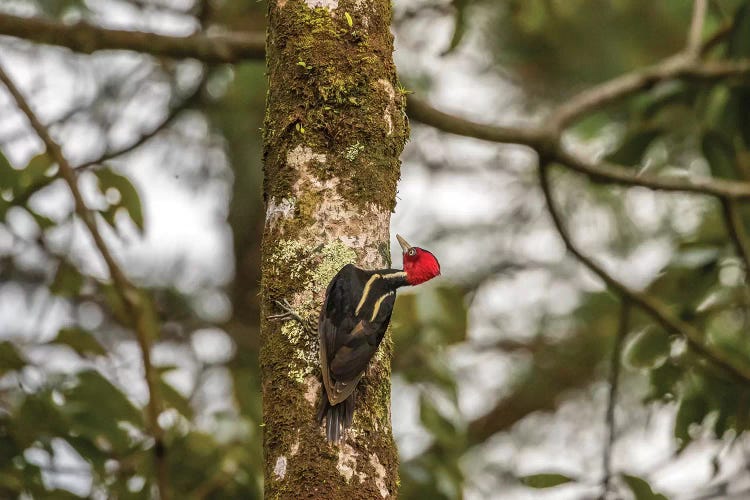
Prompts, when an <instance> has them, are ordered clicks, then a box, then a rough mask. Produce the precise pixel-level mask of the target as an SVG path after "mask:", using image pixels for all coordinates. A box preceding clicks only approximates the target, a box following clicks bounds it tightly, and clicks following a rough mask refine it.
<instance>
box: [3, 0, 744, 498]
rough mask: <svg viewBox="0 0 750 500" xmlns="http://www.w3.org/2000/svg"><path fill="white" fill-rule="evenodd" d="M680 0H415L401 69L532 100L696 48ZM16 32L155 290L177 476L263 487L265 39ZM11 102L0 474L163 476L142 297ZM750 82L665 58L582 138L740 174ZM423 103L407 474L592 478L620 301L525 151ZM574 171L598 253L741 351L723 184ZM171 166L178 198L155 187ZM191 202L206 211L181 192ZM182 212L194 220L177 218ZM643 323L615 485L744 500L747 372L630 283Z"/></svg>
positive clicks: (407, 195)
mask: <svg viewBox="0 0 750 500" xmlns="http://www.w3.org/2000/svg"><path fill="white" fill-rule="evenodd" d="M691 7H692V6H691V2H687V1H685V2H652V1H647V0H609V1H605V0H597V1H593V0H589V1H584V0H565V1H562V0H560V1H558V0H525V1H520V0H518V1H516V0H506V1H494V2H489V1H484V0H455V1H453V2H439V1H433V0H427V1H416V0H415V1H406V0H404V1H398V2H396V3H395V6H394V9H395V18H394V32H395V34H396V39H397V47H398V51H397V53H396V57H397V63H398V64H399V71H400V76H401V79H402V81H403V82H405V84H406V86H407V87H408V88H410V89H414V90H416V91H417V92H418V94H419V95H420V96H422V97H424V98H427V97H429V98H430V99H431V100H432V101H433V103H434V104H435V105H437V106H438V107H445V108H453V109H459V110H461V112H462V113H465V114H467V115H469V116H471V115H474V116H476V117H479V118H481V119H482V121H487V122H501V121H502V122H504V121H508V120H509V119H510V120H515V121H518V122H524V121H530V120H533V119H535V118H537V117H539V116H542V115H543V113H544V112H545V111H546V110H548V109H549V106H550V105H551V104H554V103H557V102H560V101H562V100H564V99H566V98H568V97H569V96H571V95H572V94H573V93H574V92H576V91H577V90H580V89H582V88H585V87H586V86H588V85H591V84H592V83H596V82H600V81H603V80H605V79H607V78H610V77H613V76H616V75H618V74H621V73H624V72H627V71H631V70H634V69H637V68H639V67H642V66H645V65H649V64H652V63H654V62H656V61H658V60H659V59H661V58H663V57H665V56H667V55H669V54H672V53H674V52H676V51H678V50H679V49H680V48H681V47H682V46H683V45H684V42H685V34H686V32H687V27H688V25H689V22H690V13H691ZM1 8H2V9H3V11H7V12H9V13H14V14H19V15H37V16H43V17H46V18H49V19H54V20H59V21H61V22H71V21H75V20H85V21H88V22H91V23H93V24H102V25H105V26H128V27H131V28H134V29H140V30H144V31H150V30H152V31H158V32H170V33H172V32H173V33H175V34H185V33H190V32H193V31H196V30H207V31H210V30H212V29H218V28H222V29H227V30H231V31H245V32H259V31H262V30H264V23H265V10H266V4H265V3H263V2H230V1H206V2H201V1H196V2H193V1H191V0H185V1H181V0H180V1H178V0H174V1H170V0H8V1H6V2H4V3H3V5H2V7H1ZM717 33H718V35H716V34H717ZM704 35H705V38H706V39H708V38H710V37H714V38H711V39H712V43H711V45H710V47H709V49H708V51H707V52H708V55H709V57H716V58H719V57H723V58H744V57H748V56H750V3H748V2H745V1H739V0H737V1H732V0H714V1H711V2H710V3H709V14H708V18H707V22H706V27H705V33H704ZM0 57H2V58H3V60H4V61H5V62H6V63H7V64H8V65H9V66H11V67H12V68H13V70H14V72H15V73H17V74H18V78H19V79H20V81H21V82H22V83H23V88H24V90H25V91H26V92H27V94H28V95H30V96H31V98H32V101H33V102H34V104H35V105H36V107H37V109H39V111H40V114H41V116H42V117H43V118H44V119H45V122H46V123H48V124H50V126H51V128H52V130H53V132H54V133H55V135H56V137H59V138H60V140H61V142H63V144H64V145H65V146H66V152H68V153H69V155H70V156H71V158H73V159H74V163H76V164H77V165H83V170H84V172H83V173H82V174H81V179H82V183H83V185H84V187H85V192H86V196H87V200H88V201H89V202H90V205H91V206H93V207H95V208H96V210H97V211H98V212H99V213H100V214H101V219H102V221H103V222H102V223H103V224H106V225H108V227H109V228H110V229H111V230H109V231H108V232H107V234H106V236H107V238H108V241H111V242H113V244H114V245H117V248H118V255H119V256H120V257H121V258H122V260H123V261H124V263H125V267H126V269H127V270H128V273H129V274H130V275H131V276H132V277H133V278H134V280H135V281H136V282H137V283H138V284H139V285H142V286H143V287H144V288H145V289H147V290H148V293H149V294H151V295H152V296H153V297H154V299H155V301H156V303H157V306H158V314H159V319H160V320H161V323H162V325H163V327H162V332H161V337H160V338H159V339H158V342H157V345H156V346H155V349H154V360H155V363H156V365H157V367H158V370H159V373H160V375H161V377H162V385H161V387H162V394H163V397H164V399H165V402H166V404H167V406H168V409H167V410H166V411H164V412H163V413H162V414H161V415H160V418H159V423H160V425H161V426H162V427H163V428H164V429H165V431H166V447H167V450H168V454H167V457H168V463H169V467H170V478H172V487H173V489H174V495H175V497H176V498H217V499H218V498H243V499H245V498H250V499H251V498H260V497H261V496H262V470H263V468H262V453H261V433H262V422H261V420H260V417H261V411H260V408H261V406H260V405H261V401H260V383H259V379H260V377H259V372H258V364H257V352H258V347H259V346H258V328H259V325H258V323H259V321H258V320H259V314H260V310H259V303H258V287H259V282H260V275H259V270H260V266H259V260H260V257H259V255H260V254H259V252H260V237H261V233H262V228H263V223H264V220H263V213H264V211H263V205H262V193H261V179H262V164H261V148H260V133H259V130H260V127H261V125H262V119H263V109H264V98H265V93H266V92H265V76H264V63H263V62H262V61H250V62H245V63H242V64H237V65H233V66H228V65H217V66H208V65H203V64H199V63H197V62H196V61H182V62H175V61H168V60H160V59H158V58H153V57H149V56H142V55H134V54H124V53H113V52H105V53H99V54H96V55H94V56H79V55H74V54H71V53H70V52H68V51H65V50H61V49H55V48H49V47H41V46H35V45H33V44H30V43H26V42H23V41H20V40H18V39H12V38H2V39H0ZM456 75H462V76H456ZM461 78H463V79H461ZM0 105H2V113H1V114H0V152H1V153H2V154H0V339H1V340H0V377H1V378H0V497H3V498H15V497H19V496H21V497H24V498H55V499H58V498H78V497H94V498H144V497H147V496H149V495H150V494H153V489H154V481H155V478H154V472H153V471H154V466H153V463H152V460H153V453H152V452H151V451H152V450H151V448H152V447H153V442H152V440H151V439H150V438H149V437H148V434H147V433H146V432H145V431H144V428H145V427H144V426H145V422H144V418H145V417H144V414H143V405H144V402H145V392H144V390H145V388H144V382H143V376H142V373H141V372H142V366H141V364H140V357H139V356H138V351H137V346H136V342H135V339H134V338H133V336H132V333H131V332H130V331H129V330H128V329H127V328H125V327H124V324H126V323H127V321H125V320H124V318H123V315H124V311H123V304H122V303H121V302H120V299H119V298H118V296H117V295H116V294H115V293H113V289H112V285H111V284H110V283H108V282H106V281H105V280H103V279H102V276H103V267H102V266H101V264H100V263H99V262H98V261H97V259H96V257H95V256H93V253H92V248H91V247H90V242H88V241H86V240H85V238H84V237H83V231H82V228H81V226H80V223H79V222H78V221H77V220H76V218H75V217H74V216H73V214H72V204H71V203H70V201H69V199H68V198H67V197H66V196H65V194H64V191H65V190H64V189H63V186H61V185H60V181H59V180H56V179H55V177H54V174H55V172H56V166H55V165H54V164H53V162H52V160H51V159H50V158H49V157H47V156H46V155H44V154H39V150H40V144H39V143H38V142H37V141H35V140H34V139H30V137H31V135H30V132H29V130H28V129H27V127H26V124H25V122H24V121H23V120H22V119H21V118H20V115H18V113H16V112H15V111H12V109H13V104H12V103H11V101H10V100H9V99H7V97H3V98H2V100H0ZM749 106H750V89H748V86H747V83H746V82H742V81H719V82H712V83H710V84H708V83H696V82H669V83H665V84H663V85H659V86H656V87H654V88H650V89H647V90H646V91H644V92H642V93H640V94H638V95H635V96H633V97H632V98H629V99H627V100H625V101H624V102H622V103H620V104H617V105H614V106H611V107H608V108H606V109H603V110H600V111H598V112H596V113H593V114H591V115H589V116H587V117H586V118H585V119H584V120H582V121H581V122H580V123H578V124H577V125H576V126H575V127H574V128H573V130H571V132H570V133H569V134H568V136H567V137H566V140H569V141H570V142H571V143H574V144H576V145H577V146H579V147H581V148H584V149H585V150H587V151H590V153H591V154H592V155H595V156H603V157H607V158H609V159H611V160H612V161H615V162H617V163H620V164H624V165H629V166H631V167H632V168H633V169H635V170H636V171H639V172H643V171H648V172H649V173H659V172H663V173H672V174H674V173H683V174H684V173H698V174H703V175H712V176H715V177H722V178H727V179H742V180H748V181H750V114H748V109H750V107H749ZM413 125H414V132H413V138H412V143H411V144H410V145H409V147H408V148H407V151H406V152H405V154H404V175H403V176H404V181H403V187H402V190H401V194H400V200H399V208H398V209H397V213H396V215H395V218H394V224H398V225H399V227H403V228H404V230H403V232H404V233H405V234H410V235H413V236H410V241H411V240H414V241H415V242H418V244H420V246H424V247H426V248H430V249H432V250H434V252H435V253H436V254H437V255H439V256H440V259H441V262H442V263H443V274H444V275H445V276H446V278H443V279H442V280H439V281H437V282H436V283H434V284H432V285H430V286H426V287H425V288H424V289H420V290H419V293H416V294H413V293H403V294H401V295H400V296H399V299H398V304H397V307H396V311H395V313H394V317H393V335H394V339H395V358H394V362H393V363H394V364H393V367H394V405H393V420H394V428H395V431H396V437H397V440H398V442H399V446H400V450H401V457H402V460H401V469H402V470H401V497H402V498H406V499H410V498H434V499H441V498H444V499H456V498H596V497H598V495H599V494H600V490H601V485H600V482H601V478H602V475H603V474H604V472H603V471H602V468H601V454H602V448H604V447H605V444H606V442H607V439H608V438H607V436H606V434H607V423H606V421H605V407H606V404H607V402H606V399H607V398H606V396H607V393H608V391H609V387H610V383H609V380H608V377H609V374H610V372H611V369H612V366H611V363H610V358H611V352H612V349H613V345H614V344H615V339H616V337H617V332H618V330H619V329H620V316H621V307H622V306H621V304H620V303H619V301H618V299H617V297H615V296H613V295H612V294H610V293H609V292H607V291H606V290H604V289H603V287H602V285H601V284H600V283H599V282H598V281H597V280H596V279H594V278H592V276H591V275H590V274H589V273H587V272H585V271H584V270H583V269H582V268H581V266H580V265H578V264H577V263H576V262H574V261H573V259H570V258H567V257H566V256H565V252H564V248H563V247H562V244H561V243H560V242H559V241H558V240H557V238H556V237H555V235H554V232H553V229H552V228H551V226H550V224H549V220H548V218H547V214H546V212H545V211H544V208H543V203H542V198H541V196H540V194H539V192H538V190H537V189H536V187H535V181H534V169H535V165H534V162H533V161H531V159H530V158H529V157H528V155H525V154H524V153H523V152H522V151H519V149H518V148H514V147H509V146H496V145H486V144H482V145H479V146H478V145H477V144H476V143H475V142H471V141H467V140H465V139H460V138H452V137H446V136H444V135H441V134H439V133H437V132H435V131H434V130H432V129H430V128H429V127H425V126H420V125H418V124H413ZM555 182H556V186H558V188H559V189H558V191H559V198H560V203H561V204H562V205H563V208H564V213H565V214H566V216H567V217H568V220H569V226H570V227H571V229H572V232H573V234H574V236H575V237H576V240H577V241H580V242H581V243H580V244H581V246H584V247H585V248H586V251H587V253H589V254H594V255H596V256H597V258H599V259H600V260H602V261H603V262H605V263H606V264H607V265H608V266H609V268H610V269H612V271H613V273H615V274H616V275H617V276H618V277H619V278H620V279H622V280H623V281H624V282H626V283H628V284H629V285H630V286H632V287H635V288H638V289H641V290H643V291H645V292H646V293H649V294H652V295H654V296H657V297H659V298H660V299H661V300H663V301H664V302H666V303H667V304H668V305H669V307H670V309H671V311H672V312H673V313H674V314H676V315H678V316H679V317H680V318H682V319H683V320H685V321H688V322H690V323H691V324H694V325H695V326H697V327H699V328H700V329H701V331H703V332H705V340H706V341H707V342H711V343H712V344H713V345H715V346H717V347H718V348H720V349H721V350H722V351H723V352H725V353H726V354H728V355H730V356H732V358H733V359H734V360H735V361H736V363H738V364H744V365H750V344H748V342H747V335H748V331H749V328H748V325H749V322H750V315H749V314H748V311H749V309H748V306H749V301H750V293H749V289H748V285H747V282H746V272H745V269H744V268H743V265H742V262H741V260H740V259H739V258H738V256H737V253H736V249H735V247H734V245H733V243H732V240H731V239H730V237H729V235H728V233H727V231H726V229H725V227H724V224H723V221H722V206H721V204H720V203H717V202H714V201H713V200H708V199H706V198H702V197H699V196H690V195H677V194H659V193H652V192H648V191H646V190H644V189H642V188H629V189H626V188H620V187H604V186H601V185H599V184H591V183H589V182H587V181H585V179H582V178H580V177H578V176H574V175H568V174H565V175H559V176H556V177H555ZM176 192H179V193H181V194H180V195H179V196H181V197H182V198H180V199H182V200H183V201H182V203H183V205H182V206H181V207H180V206H178V207H177V208H174V207H171V208H170V206H169V205H164V203H163V202H164V199H165V198H169V197H170V196H177V195H176V194H175V193H176ZM206 199H208V200H209V201H207V202H206V201H201V200H206ZM435 200H438V201H435ZM446 200H447V201H449V202H446ZM193 204H194V205H195V206H197V208H196V210H201V209H204V210H206V211H208V212H209V214H208V215H206V216H204V217H203V218H201V219H194V218H191V217H195V211H191V210H188V208H186V207H189V206H190V205H193ZM741 216H742V217H743V222H744V224H748V221H750V214H749V213H746V212H745V211H743V212H742V214H741ZM158 221H162V222H158ZM175 225H176V226H186V227H189V228H190V227H192V228H193V232H192V233H184V234H183V233H180V234H179V235H177V236H175V235H174V234H172V233H170V232H169V228H170V226H175ZM193 226H194V227H193ZM206 227H210V228H211V230H210V231H209V230H206V229H205V228H206ZM748 230H750V228H748ZM201 231H205V234H201ZM186 234H187V236H186ZM144 238H145V240H146V241H147V242H148V244H144V243H142V242H143V239H144ZM180 238H181V239H180ZM204 241H214V242H216V243H214V244H213V246H211V245H209V247H210V248H209V250H205V247H203V246H201V245H202V244H203V243H204ZM194 247H195V248H204V251H203V253H200V252H199V253H198V254H196V253H195V252H192V249H193V248H194ZM217 248H218V250H217ZM396 262H398V257H397V258H396ZM624 333H626V334H627V335H626V337H625V338H624V347H623V353H622V361H623V369H622V371H621V373H620V379H621V380H620V391H619V393H618V405H617V408H616V411H615V417H616V419H615V421H616V422H617V427H616V432H615V446H614V451H613V457H614V458H613V460H614V462H613V463H614V479H613V484H612V486H611V489H612V491H611V495H612V496H611V498H622V497H630V498H635V499H636V500H648V499H658V498H665V497H666V496H669V497H675V498H698V497H700V498H733V497H732V495H734V498H744V497H743V496H742V495H743V494H745V495H746V494H747V488H750V484H749V481H748V476H750V473H748V467H750V465H748V464H749V462H748V460H747V458H748V454H750V443H749V442H748V438H747V436H746V434H747V433H746V432H745V431H746V430H747V428H748V425H750V422H748V417H749V416H750V415H749V412H750V388H749V387H746V386H743V385H741V384H738V383H737V382H735V381H733V380H732V379H728V378H727V377H726V376H725V375H724V373H723V372H722V371H721V370H718V369H717V368H716V367H714V366H712V365H710V364H708V363H706V362H705V361H704V360H702V359H700V358H698V357H697V356H696V355H695V354H693V353H692V352H690V351H689V350H688V349H687V347H686V345H685V343H684V340H683V339H681V338H677V337H675V336H672V335H668V334H667V333H666V332H665V331H664V330H662V329H660V328H659V327H658V326H657V325H654V324H652V322H651V321H650V320H649V319H648V318H647V317H646V316H645V315H643V314H642V313H641V312H640V311H638V310H637V309H635V308H632V309H631V313H630V315H629V321H628V328H627V331H626V332H624Z"/></svg>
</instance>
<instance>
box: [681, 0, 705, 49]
mask: <svg viewBox="0 0 750 500" xmlns="http://www.w3.org/2000/svg"><path fill="white" fill-rule="evenodd" d="M707 7H708V2H707V1H706V0H695V1H694V2H693V17H692V19H691V21H690V31H689V32H688V39H687V47H686V48H685V52H687V54H688V55H689V56H691V57H698V56H700V53H701V37H702V35H703V25H704V24H705V22H706V8H707Z"/></svg>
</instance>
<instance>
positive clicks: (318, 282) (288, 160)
mask: <svg viewBox="0 0 750 500" xmlns="http://www.w3.org/2000/svg"><path fill="white" fill-rule="evenodd" d="M390 20H391V7H390V1H389V0H275V1H274V0H272V1H271V2H270V6H269V28H268V40H267V46H268V50H267V58H268V76H269V94H268V101H267V109H266V121H265V130H264V132H265V134H264V141H265V142H264V160H265V177H264V197H265V204H266V223H265V230H264V237H263V251H262V254H263V255H262V260H263V267H262V287H261V288H262V306H263V311H262V313H263V318H262V320H261V321H262V326H261V330H262V338H261V359H260V362H261V370H262V383H263V406H264V409H263V414H264V423H265V426H264V452H265V491H266V497H267V498H274V499H275V498H290V499H299V498H316V499H324V498H325V499H328V498H331V499H338V498H344V499H347V500H349V499H352V498H374V499H380V498H387V497H395V496H396V494H397V483H398V478H397V470H398V457H397V453H396V447H395V444H394V441H393V435H392V432H391V418H390V358H391V342H390V336H389V335H386V339H385V341H384V342H383V345H382V346H381V348H380V350H379V352H378V354H377V355H376V357H375V359H374V360H373V363H372V364H371V366H370V368H369V369H368V372H367V374H366V376H365V377H364V378H363V379H362V382H361V383H360V385H359V389H358V393H359V397H358V401H357V409H356V411H355V417H354V422H353V426H352V429H350V431H349V433H348V436H347V439H346V441H345V442H343V443H341V444H340V445H332V444H328V443H327V442H326V440H325V436H324V433H323V428H322V427H320V426H318V424H317V422H316V421H315V411H316V406H317V403H318V398H319V394H320V367H319V363H318V339H317V333H314V334H313V333H310V332H309V331H307V330H306V329H304V328H303V327H302V326H301V325H300V324H298V323H297V322H294V321H286V322H272V321H268V320H267V319H266V317H267V316H268V315H270V314H273V313H277V312H279V311H278V308H277V307H276V305H275V301H277V300H284V299H286V300H288V301H289V302H290V303H291V305H292V306H293V307H294V308H295V309H296V310H297V311H298V312H299V313H300V314H301V315H302V316H303V317H305V318H309V319H310V320H312V321H315V322H317V317H318V311H319V310H320V306H321V301H322V298H323V294H324V292H325V289H326V286H327V285H328V282H329V281H330V279H331V278H332V277H333V276H334V275H335V273H336V272H337V271H338V270H339V269H340V268H341V267H342V266H343V265H344V264H346V263H349V262H353V263H356V264H357V265H359V266H361V267H364V268H370V269H376V268H383V267H387V266H388V265H389V262H388V255H389V251H388V249H389V239H390V238H389V222H390V214H391V212H392V210H393V207H394V204H395V196H396V184H397V181H398V178H399V165H400V163H399V155H400V153H401V151H402V149H403V145H404V143H405V142H406V140H407V137H408V124H407V121H406V118H405V114H404V98H403V93H402V92H401V91H400V90H399V89H400V87H399V85H398V82H397V79H396V71H395V68H394V65H393V59H392V51H393V39H392V36H391V33H390V30H389V24H390Z"/></svg>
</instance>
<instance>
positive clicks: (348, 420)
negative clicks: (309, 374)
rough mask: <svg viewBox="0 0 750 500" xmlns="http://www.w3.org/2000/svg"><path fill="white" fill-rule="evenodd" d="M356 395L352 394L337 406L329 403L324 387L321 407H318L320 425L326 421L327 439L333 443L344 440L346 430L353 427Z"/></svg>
mask: <svg viewBox="0 0 750 500" xmlns="http://www.w3.org/2000/svg"><path fill="white" fill-rule="evenodd" d="M354 403H355V395H354V394H352V395H351V396H349V397H348V398H346V399H345V400H344V401H342V402H341V403H339V404H337V405H331V403H330V401H328V394H326V390H325V387H323V390H322V395H321V401H320V406H319V407H318V423H319V424H322V423H323V419H324V418H325V420H326V437H327V438H328V441H329V442H331V443H338V442H340V441H341V440H342V439H343V438H344V434H345V433H346V429H348V428H349V427H351V425H352V418H353V417H354Z"/></svg>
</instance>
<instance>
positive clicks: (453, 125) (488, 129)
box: [406, 95, 544, 149]
mask: <svg viewBox="0 0 750 500" xmlns="http://www.w3.org/2000/svg"><path fill="white" fill-rule="evenodd" d="M406 114H407V115H408V116H409V118H410V119H412V120H416V121H418V122H420V123H424V124H425V125H430V126H432V127H435V128H436V129H438V130H442V131H443V132H448V133H451V134H456V135H462V136H464V137H473V138H475V139H482V140H485V141H490V142H500V143H506V144H522V145H524V146H529V147H530V148H533V149H538V148H539V147H541V144H542V142H543V139H544V135H543V132H542V131H541V130H536V129H533V128H521V127H503V126H498V125H486V124H482V123H477V122H473V121H470V120H465V119H463V118H460V117H458V116H454V115H451V114H448V113H444V112H442V111H439V110H437V109H435V108H433V107H432V106H430V105H429V104H428V103H427V102H425V101H423V100H421V99H419V98H417V97H414V96H413V95H410V96H409V97H408V99H407V101H406Z"/></svg>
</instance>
